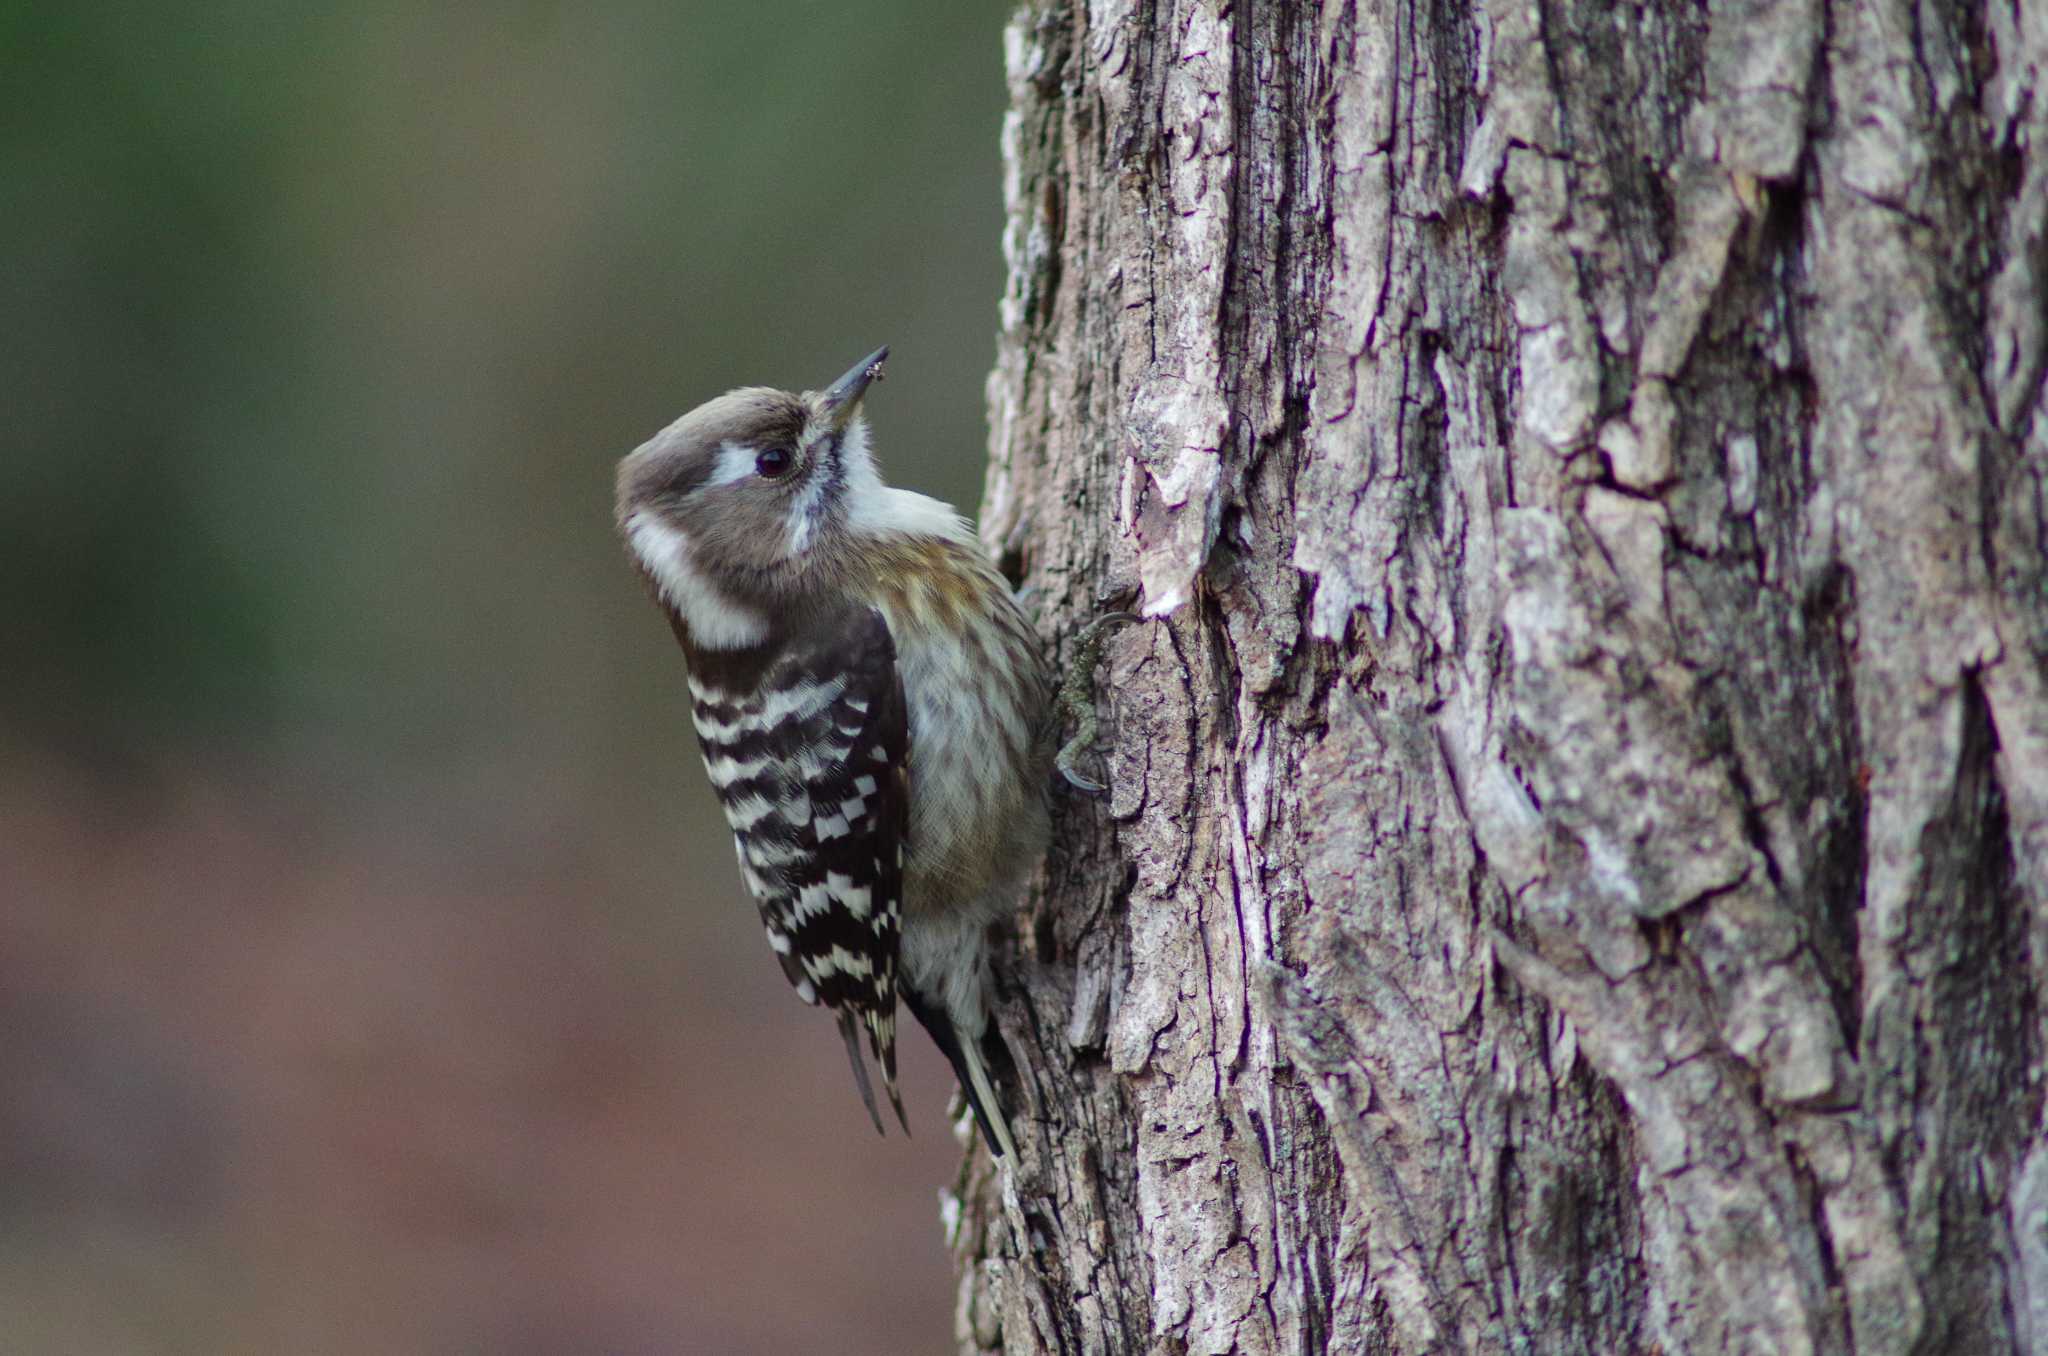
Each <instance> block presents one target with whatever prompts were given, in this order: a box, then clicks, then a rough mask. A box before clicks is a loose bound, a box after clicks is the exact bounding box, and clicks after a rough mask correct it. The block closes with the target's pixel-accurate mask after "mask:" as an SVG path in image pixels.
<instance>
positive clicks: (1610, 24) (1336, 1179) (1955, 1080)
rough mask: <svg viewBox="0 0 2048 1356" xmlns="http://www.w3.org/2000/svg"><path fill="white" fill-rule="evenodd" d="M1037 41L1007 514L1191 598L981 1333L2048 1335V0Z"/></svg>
mask: <svg viewBox="0 0 2048 1356" xmlns="http://www.w3.org/2000/svg"><path fill="white" fill-rule="evenodd" d="M1007 42H1008V53H1007V55H1008V63H1009V77H1010V88H1011V98H1012V111H1011V113H1010V116H1009V119H1008V123H1007V125H1006V129H1005V145H1004V154H1005V162H1006V173H1007V186H1006V193H1007V198H1008V211H1009V224H1008V229H1007V234H1006V236H1005V247H1006V253H1007V258H1008V261H1009V269H1010V274H1009V282H1008V289H1007V293H1006V296H1005V298H1004V301H1003V312H1002V336H1001V345H1000V350H999V359H998V364H997V367H996V371H995V373H994V375H993V377H992V379H991V382H990V404H991V408H992V412H993V419H994V431H993V435H992V437H993V460H994V464H993V468H992V471H991V477H990V481H989V488H988V499H987V504H986V506H985V508H986V512H985V515H984V527H985V531H986V532H987V533H988V535H989V538H990V540H991V541H992V542H994V543H996V544H997V545H998V546H999V547H1000V549H1001V550H1002V551H1003V553H1004V555H1005V557H1006V560H1007V561H1008V563H1009V564H1010V565H1011V566H1012V567H1013V568H1014V570H1015V572H1016V573H1017V575H1018V577H1020V578H1021V579H1022V580H1023V581H1024V582H1025V584H1026V585H1027V586H1029V587H1030V588H1031V589H1032V590H1033V595H1034V596H1035V598H1036V599H1037V601H1038V606H1039V608H1040V610H1041V614H1042V618H1043V626H1044V629H1045V631H1046V633H1047V634H1048V635H1049V636H1053V635H1056V636H1058V637H1060V638H1061V644H1062V646H1063V647H1065V646H1068V645H1070V644H1071V637H1072V635H1073V634H1074V632H1075V630H1076V629H1077V627H1078V625H1079V624H1080V623H1081V621H1083V620H1084V619H1085V618H1086V617H1087V616H1088V615H1089V614H1091V613H1093V612H1095V611H1097V610H1099V609H1101V608H1103V607H1104V606H1107V605H1109V604H1111V603H1112V602H1114V601H1116V600H1117V599H1118V598H1119V597H1120V595H1126V594H1131V595H1139V596H1142V599H1143V606H1144V609H1145V610H1146V611H1147V613H1148V614H1150V615H1151V616H1153V617H1155V618H1157V620H1155V621H1153V622H1151V623H1149V624H1146V625H1143V626H1138V627H1132V628H1128V629H1127V630H1126V631H1124V632H1123V633H1122V634H1121V635H1120V636H1119V637H1118V639H1117V640H1116V641H1114V642H1113V643H1112V645H1111V648H1110V659H1109V661H1108V662H1107V663H1106V664H1105V666H1104V670H1105V673H1106V674H1107V680H1106V681H1105V682H1104V683H1103V685H1102V686H1103V689H1104V704H1105V709H1106V712H1107V715H1108V718H1109V724H1108V725H1107V726H1106V727H1105V745H1106V748H1107V753H1106V760H1107V769H1108V772H1109V775H1110V778H1111V782H1112V790H1111V792H1110V794H1109V795H1108V796H1107V797H1105V798H1103V799H1101V800H1094V801H1090V800H1085V799H1081V798H1078V797H1076V798H1068V799H1066V800H1065V801H1064V802H1063V804H1062V807H1061V813H1060V821H1059V824H1060V828H1059V832H1058V835H1057V838H1058V845H1057V846H1056V847H1055V849H1054V852H1053V855H1052V859H1051V861H1050V864H1049V866H1048V870H1047V873H1046V877H1045V880H1044V883H1043V889H1042V893H1041V894H1040V895H1039V896H1038V897H1037V898H1035V899H1034V900H1033V901H1032V903H1031V906H1030V908H1029V909H1028V910H1027V912H1026V913H1025V914H1024V915H1023V916H1022V917H1021V918H1020V926H1019V929H1018V933H1017V940H1016V944H1015V946H1014V949H1013V950H1012V952H1011V953H1010V955H1009V957H1008V962H1007V964H1006V967H1005V969H1004V972H1003V978H1004V985H1005V990H1006V997H1005V1003H1004V1007H1003V1011H1002V1013H1001V1021H1002V1025H1003V1028H1004V1031H1005V1032H1006V1034H1007V1036H1008V1039H1009V1041H1010V1043H1011V1045H1012V1047H1013V1048H1014V1049H1015V1050H1016V1052H1017V1054H1018V1056H1019V1059H1020V1062H1021V1064H1022V1081H1023V1085H1024V1086H1023V1090H1022V1092H1021V1094H1020V1096H1021V1099H1022V1101H1023V1103H1024V1107H1023V1109H1022V1110H1021V1111H1020V1114H1019V1116H1018V1120H1019V1122H1020V1135H1019V1138H1020V1141H1021V1143H1022V1146H1023V1148H1022V1153H1021V1158H1022V1162H1021V1163H1020V1165H1019V1167H1020V1172H1019V1176H1018V1177H1017V1179H1016V1182H1015V1190H1014V1194H1013V1195H1012V1196H1011V1197H1010V1198H1009V1199H1008V1200H1007V1201H1006V1200H1005V1197H1004V1193H1003V1191H1002V1189H1001V1187H1000V1186H999V1184H998V1179H997V1178H995V1177H994V1176H992V1175H991V1174H990V1173H989V1171H988V1168H987V1164H986V1160H977V1161H976V1162H975V1163H974V1164H973V1165H971V1166H970V1168H969V1169H968V1170H967V1171H966V1173H965V1174H964V1175H963V1178H962V1182H961V1186H960V1191H959V1195H958V1198H957V1199H956V1200H955V1201H954V1202H953V1203H952V1204H953V1205H954V1206H956V1207H957V1216H956V1217H955V1221H954V1226H953V1230H954V1232H953V1239H954V1247H955V1249H956V1251H957V1254H958V1257H959V1260H960V1264H961V1267H962V1283H961V1296H960V1305H959V1310H958V1313H959V1331H958V1334H957V1336H958V1339H959V1341H960V1343H961V1347H962V1349H963V1350H966V1351H994V1350H1002V1351H1007V1352H1012V1353H1021V1352H1050V1351H1059V1352H1148V1353H1150V1352H1160V1353H1165V1352H1174V1353H1180V1352H1188V1353H1211V1352H1245V1353H1280V1352H1286V1353H1296V1352H1319V1351H1385V1352H1432V1351H1475V1352H1491V1351H1516V1352H1534V1353H1548V1352H1601V1353H1605V1352H1631V1351H1637V1352H1653V1351H1662V1352H1718V1351H1746V1352H1770V1353H1800V1352H1826V1353H1852V1352H1853V1353H1857V1356H1876V1354H1877V1353H1907V1352H1923V1353H1933V1352H1991V1351H1998V1352H2003V1351H2016V1350H2026V1349H2028V1348H2030V1347H2033V1348H2048V1135H2044V1130H2043V1119H2042V1111H2043V1099H2042V1079H2043V1049H2044V1043H2043V1039H2042V1036H2043V1032H2042V1021H2043V1012H2044V1008H2043V1003H2042V1001H2041V1000H2042V992H2043V983H2044V979H2048V932H2044V920H2048V545H2044V541H2048V538H2044V517H2048V511H2044V486H2043V481H2044V472H2048V417H2044V414H2043V408H2042V406H2043V400H2042V377H2043V361H2044V353H2048V348H2044V303H2043V299H2042V298H2043V292H2042V288H2043V283H2044V275H2048V135H2044V134H2048V5H2042V4H2038V3H2035V0H1990V3H1988V4H1982V5H1974V4H1964V5H1953V6H1950V5H1940V4H1934V3H1918V4H1916V3H1913V2H1912V0H1710V3H1707V4H1704V5H1701V4H1687V5H1666V4H1619V3H1614V2H1613V0H1540V2H1539V3H1536V4H1520V3H1505V4H1486V3H1475V4H1469V5H1468V4H1460V3H1442V4H1438V3H1410V2H1409V0H1377V2H1374V0H1367V2H1365V3H1354V2H1352V0H1329V3H1325V4H1322V5H1320V6H1318V5H1315V4H1307V3H1302V4H1257V5H1251V4H1237V5H1226V4H1222V3H1218V2H1216V0H1211V2H1210V3H1199V2H1197V0H1147V2H1146V3H1137V2H1136V0H1096V2H1095V3H1089V4H1087V5H1085V6H1084V5H1081V4H1079V3H1077V2H1076V0H1053V3H1050V4H1045V5H1043V6H1042V7H1040V8H1035V9H1032V10H1030V11H1027V12H1026V13H1024V14H1023V15H1021V16H1020V17H1019V18H1018V19H1017V20H1016V21H1015V23H1014V24H1013V26H1012V28H1011V30H1010V32H1009V35H1008V39H1007ZM949 1213H950V1212H949Z"/></svg>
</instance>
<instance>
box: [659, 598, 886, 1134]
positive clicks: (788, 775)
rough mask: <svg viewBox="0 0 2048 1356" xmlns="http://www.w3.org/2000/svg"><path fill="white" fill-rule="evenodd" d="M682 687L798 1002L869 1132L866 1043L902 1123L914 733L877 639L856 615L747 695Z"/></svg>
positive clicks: (875, 625) (793, 654)
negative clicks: (835, 1061)
mask: <svg viewBox="0 0 2048 1356" xmlns="http://www.w3.org/2000/svg"><path fill="white" fill-rule="evenodd" d="M690 687H691V695H692V697H693V698H694V702H693V714H694V718H695V721H696V726H697V738H698V741H699V743H700V744H701V745H702V746H703V749H704V766H705V769H706V770H707V771H708V772H709V773H710V777H711V784H712V786H713V787H714V788H715V789H716V791H717V792H718V797H719V800H720V801H721V802H722V803H723V804H724V807H725V814H726V819H727V820H728V821H729V822H730V824H731V825H732V830H733V842H734V845H735V847H736V848H737V849H738V852H739V859H740V872H741V874H742V876H743V877H744V878H745V880H746V883H747V888H748V890H749V891H751V892H752V894H753V896H754V900H755V902H756V903H758V904H759V905H760V908H761V921H762V923H763V924H764V925H765V926H766V927H767V929H768V943H769V945H770V946H771V947H773V948H774V950H775V955H776V958H777V959H778V960H780V961H781V962H782V969H783V973H784V974H786V975H788V976H789V982H790V983H791V984H793V985H795V986H796V991H797V994H798V996H799V997H801V998H802V999H803V1000H804V1001H805V1002H807V1003H816V1004H820V1005H822V1006H824V1007H826V1008H829V1009H831V1010H832V1011H833V1012H834V1013H836V1014H837V1015H838V1018H839V1030H840V1032H841V1034H842V1035H843V1036H844V1037H845V1038H846V1050H847V1056H848V1058H849V1059H850V1060H851V1061H852V1064H853V1074H854V1079H855V1081H856V1082H857V1083H858V1084H859V1087H860V1094H861V1100H862V1101H863V1102H864V1103H865V1104H866V1106H867V1109H868V1115H869V1116H870V1117H872V1118H873V1119H874V1122H875V1128H876V1129H877V1130H880V1129H881V1128H882V1120H881V1115H880V1113H878V1112H877V1111H876V1109H875V1096H874V1090H873V1088H872V1087H871V1086H870V1085H869V1082H868V1070H867V1065H866V1063H865V1061H863V1060H862V1058H861V1054H860V1042H859V1033H860V1032H861V1031H862V1030H865V1031H866V1033H867V1038H868V1048H869V1049H870V1051H872V1052H873V1054H874V1057H875V1060H876V1062H877V1063H879V1064H880V1065H881V1067H882V1079H883V1086H884V1088H885V1089H886V1090H887V1092H888V1095H889V1101H890V1103H891V1105H893V1106H894V1107H895V1109H896V1118H897V1120H898V1121H899V1122H902V1121H903V1103H902V1101H901V1100H900V1098H899V1097H898V1094H897V1091H896V993H897V989H896V984H897V976H896V966H897V950H898V935H899V929H900V925H901V911H902V903H903V854H904V845H905V839H906V837H907V835H908V832H909V827H910V792H909V783H908V779H907V772H906V769H907V767H908V763H909V740H910V733H909V725H908V721H907V719H906V715H905V709H904V699H903V683H902V679H901V677H900V676H899V674H898V672H897V668H896V648H895V645H894V643H893V642H892V640H891V638H890V635H889V628H888V626H887V624H886V623H885V622H884V621H883V619H882V616H881V614H880V613H879V612H876V611H874V610H873V609H863V610H862V611H861V612H858V613H856V614H854V615H853V616H851V617H848V618H846V619H844V620H838V619H835V621H834V623H833V624H832V625H831V626H830V627H829V628H824V629H820V630H817V631H815V632H813V633H811V634H807V635H805V636H803V637H802V638H801V639H800V640H798V641H797V642H796V643H793V644H791V645H790V646H789V647H788V648H786V649H785V650H783V652H782V653H781V654H780V655H779V656H778V657H777V658H775V659H774V660H773V661H772V662H771V663H770V664H769V665H768V667H767V669H766V671H765V672H764V673H763V674H761V676H760V679H759V681H758V682H757V683H755V684H752V685H750V690H749V691H747V692H746V693H745V694H744V695H736V694H733V693H730V692H727V691H724V690H722V689H721V688H720V687H719V686H717V685H716V681H715V676H714V675H711V674H707V675H705V677H704V678H703V679H702V680H700V679H699V678H698V677H697V676H696V675H694V674H693V675H692V678H691V684H690ZM907 1128H908V1127H907V1125H906V1129H907Z"/></svg>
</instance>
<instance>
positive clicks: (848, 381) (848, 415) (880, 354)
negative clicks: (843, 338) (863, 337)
mask: <svg viewBox="0 0 2048 1356" xmlns="http://www.w3.org/2000/svg"><path fill="white" fill-rule="evenodd" d="M888 357H889V350H888V348H887V347H886V346H885V347H882V348H878V349H876V350H875V351H874V352H873V353H870V354H868V356H867V357H865V358H862V359H861V360H860V361H859V362H857V363H855V364H854V365H853V370H852V371H850V372H848V373H847V374H846V375H845V376H843V377H841V378H840V379H839V380H837V381H835V382H833V383H832V384H831V385H830V386H828V387H826V388H825V394H823V395H822V396H819V397H818V413H819V414H820V415H822V416H823V417H824V419H825V423H826V425H827V426H828V427H830V428H832V429H834V430H835V431H836V430H838V429H842V428H845V427H846V424H847V421H848V420H850V419H852V418H853V413H854V411H855V410H858V409H859V408H860V398H861V395H862V394H863V393H864V392H865V391H866V390H867V389H868V383H869V382H871V381H879V380H881V376H882V364H883V363H884V362H885V361H887V359H888Z"/></svg>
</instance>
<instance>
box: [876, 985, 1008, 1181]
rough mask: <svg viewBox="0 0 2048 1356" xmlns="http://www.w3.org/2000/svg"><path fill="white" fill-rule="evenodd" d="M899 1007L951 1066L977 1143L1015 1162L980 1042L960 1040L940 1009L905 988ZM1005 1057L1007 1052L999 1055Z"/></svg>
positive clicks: (951, 1021)
mask: <svg viewBox="0 0 2048 1356" xmlns="http://www.w3.org/2000/svg"><path fill="white" fill-rule="evenodd" d="M902 994H903V1005H904V1006H905V1007H907V1008H909V1009H910V1015H911V1016H913V1017H915V1018H917V1020H918V1024H919V1025H920V1026H922V1027H923V1028H924V1029H925V1030H926V1031H928V1032H930V1033H931V1037H932V1044H934V1045H936V1046H938V1047H939V1052H940V1053H941V1054H943V1055H945V1057H946V1062H947V1063H948V1064H951V1065H952V1066H953V1072H954V1074H955V1075H956V1076H958V1078H959V1079H960V1091H961V1093H962V1094H964V1095H965V1096H966V1098H967V1105H968V1107H969V1108H970V1109H971V1110H972V1111H973V1112H974V1123H975V1124H976V1125H978V1126H980V1127H981V1141H982V1143H984V1144H986V1145H988V1147H989V1152H990V1153H993V1154H995V1155H996V1156H997V1157H998V1158H1001V1157H1005V1156H1007V1157H1008V1158H1009V1159H1010V1161H1011V1162H1013V1163H1014V1162H1016V1161H1017V1144H1016V1141H1014V1140H1012V1139H1011V1138H1010V1124H1009V1122H1008V1121H1007V1120H1005V1119H1004V1118H1003V1104H1002V1103H1001V1102H1000V1101H998V1100H997V1098H996V1089H995V1080H994V1079H993V1078H991V1077H990V1076H989V1070H988V1064H987V1062H986V1061H985V1060H984V1059H983V1050H982V1048H981V1047H982V1042H981V1041H980V1040H975V1039H972V1038H969V1039H965V1040H963V1039H961V1033H960V1031H959V1029H958V1028H957V1027H955V1026H954V1025H953V1019H952V1017H951V1016H950V1015H948V1014H947V1013H946V1011H945V1010H944V1009H943V1008H939V1007H936V1006H934V1005H932V1004H929V1003H926V1002H925V1001H924V1000H923V999H921V998H919V997H918V995H917V994H916V993H914V992H912V991H911V990H910V989H909V988H908V987H906V988H905V989H904V990H903V991H902ZM996 1045H997V1046H998V1047H1000V1046H1001V1045H1002V1037H1000V1036H997V1037H996ZM1003 1053H1004V1055H1005V1056H1007V1055H1008V1053H1009V1052H1008V1050H1004V1051H1003Z"/></svg>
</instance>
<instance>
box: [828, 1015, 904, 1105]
mask: <svg viewBox="0 0 2048 1356" xmlns="http://www.w3.org/2000/svg"><path fill="white" fill-rule="evenodd" d="M839 1034H840V1035H842V1036H844V1037H845V1038H846V1059H847V1062H848V1063H849V1064H851V1065H853V1081H854V1082H855V1083H856V1084H858V1085H859V1087H860V1100H861V1104H862V1105H863V1106H865V1107H867V1109H868V1119H869V1120H871V1121H873V1122H874V1123H875V1133H876V1134H878V1135H879V1134H883V1133H885V1132H884V1131H883V1129H882V1114H881V1113H880V1112H879V1111H877V1110H875V1089H874V1086H873V1085H872V1084H871V1083H869V1082H868V1064H867V1061H866V1060H864V1059H862V1058H861V1057H860V1028H859V1025H858V1023H856V1022H855V1021H854V1017H853V1009H851V1008H841V1009H840V1010H839ZM896 1114H897V1115H898V1116H901V1115H902V1114H903V1108H902V1107H901V1106H900V1105H899V1106H898V1107H897V1108H896ZM909 1132H910V1131H909V1127H908V1126H905V1127H904V1133H905V1134H908V1133H909Z"/></svg>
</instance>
